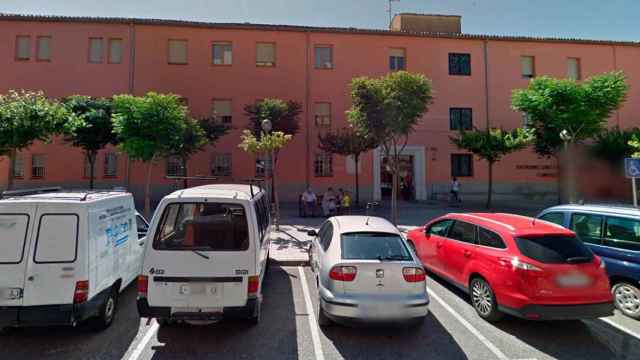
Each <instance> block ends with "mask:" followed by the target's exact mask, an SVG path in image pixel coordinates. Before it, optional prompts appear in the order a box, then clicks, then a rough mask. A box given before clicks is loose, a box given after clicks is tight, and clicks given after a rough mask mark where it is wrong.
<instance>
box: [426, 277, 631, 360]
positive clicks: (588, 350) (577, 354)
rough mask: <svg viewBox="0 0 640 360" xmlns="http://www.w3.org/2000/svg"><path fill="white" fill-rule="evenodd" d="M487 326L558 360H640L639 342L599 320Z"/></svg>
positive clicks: (453, 289) (509, 320)
mask: <svg viewBox="0 0 640 360" xmlns="http://www.w3.org/2000/svg"><path fill="white" fill-rule="evenodd" d="M428 274H429V279H430V280H432V281H435V282H437V283H438V284H440V285H441V286H443V287H444V288H446V289H447V290H449V291H450V292H452V293H453V294H455V295H456V296H458V297H460V298H461V299H463V300H464V301H465V302H466V303H468V304H469V307H470V310H472V311H474V310H473V309H472V308H471V303H470V300H469V296H468V295H467V294H466V293H465V292H464V291H462V290H460V289H458V288H457V287H455V286H453V285H451V284H450V283H449V282H447V281H445V280H444V279H442V278H440V277H439V276H438V275H435V274H433V273H431V272H429V273H428ZM478 319H479V318H478ZM482 321H483V320H482ZM486 324H487V326H493V327H495V328H496V329H498V330H500V331H504V332H505V333H507V334H510V335H512V336H515V337H516V338H517V339H519V340H520V341H523V342H525V343H527V344H529V345H530V346H531V347H533V348H535V349H537V350H538V351H540V352H543V353H545V354H547V355H549V356H551V357H554V358H558V359H576V360H578V359H581V360H582V359H640V340H639V339H637V338H635V337H633V336H631V335H629V334H627V333H625V332H623V331H621V330H619V329H617V328H615V327H613V326H611V325H609V324H608V323H606V322H604V321H602V320H597V319H595V320H584V321H581V320H574V321H531V320H524V319H520V318H516V317H513V316H506V317H505V318H504V319H503V320H501V321H500V322H497V323H493V324H492V323H488V322H486Z"/></svg>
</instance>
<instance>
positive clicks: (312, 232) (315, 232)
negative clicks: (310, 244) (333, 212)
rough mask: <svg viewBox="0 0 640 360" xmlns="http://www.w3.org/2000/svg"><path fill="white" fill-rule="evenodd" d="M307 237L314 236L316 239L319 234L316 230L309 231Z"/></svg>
mask: <svg viewBox="0 0 640 360" xmlns="http://www.w3.org/2000/svg"><path fill="white" fill-rule="evenodd" d="M307 235H309V236H312V237H316V236H318V232H317V231H315V230H309V231H307Z"/></svg>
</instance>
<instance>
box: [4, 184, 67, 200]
mask: <svg viewBox="0 0 640 360" xmlns="http://www.w3.org/2000/svg"><path fill="white" fill-rule="evenodd" d="M61 190H62V187H60V186H48V187H41V188H31V189H17V190H5V191H3V192H2V193H0V199H6V198H11V197H18V196H27V195H36V194H46V193H51V192H59V191H61Z"/></svg>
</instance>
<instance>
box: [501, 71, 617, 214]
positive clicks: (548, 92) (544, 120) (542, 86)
mask: <svg viewBox="0 0 640 360" xmlns="http://www.w3.org/2000/svg"><path fill="white" fill-rule="evenodd" d="M628 89H629V86H628V85H627V83H626V79H625V75H624V74H623V73H622V72H611V73H606V74H602V75H597V76H593V77H591V78H589V79H586V80H584V81H582V82H576V81H574V80H571V79H554V78H550V77H546V76H543V77H539V78H535V79H533V80H531V82H530V83H529V86H528V88H526V89H518V90H515V91H514V92H513V95H512V99H511V102H512V107H513V109H514V110H516V111H521V112H524V113H526V114H528V116H529V119H530V121H531V124H530V125H531V127H533V128H534V129H535V135H536V140H535V143H534V147H535V151H536V152H537V153H538V154H539V155H541V156H544V157H555V158H556V160H557V161H558V165H560V158H559V150H560V149H561V148H562V145H563V144H564V145H565V148H566V151H565V156H566V158H567V161H565V163H566V164H567V171H563V173H564V176H565V177H566V181H567V186H566V187H567V189H566V193H567V194H568V195H569V196H568V198H569V201H574V200H575V193H574V191H573V184H572V183H571V181H572V179H573V169H572V163H573V162H572V161H568V159H570V158H571V155H570V154H571V153H572V152H573V147H574V146H575V144H578V143H581V142H583V141H584V140H586V139H590V138H593V137H594V136H596V135H597V134H599V133H600V132H602V131H603V130H604V129H605V127H606V124H607V119H608V118H609V117H610V116H611V114H612V113H613V112H614V111H615V110H616V109H618V108H619V107H620V105H621V104H622V103H623V102H624V100H625V98H626V95H627V91H628ZM561 133H563V134H564V135H563V136H562V137H564V139H563V138H562V137H561V135H560V134H561ZM559 167H560V166H559ZM560 168H561V167H560Z"/></svg>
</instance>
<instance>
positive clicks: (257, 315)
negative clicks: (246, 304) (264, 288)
mask: <svg viewBox="0 0 640 360" xmlns="http://www.w3.org/2000/svg"><path fill="white" fill-rule="evenodd" d="M261 318H262V301H259V300H258V301H256V305H255V307H254V308H253V314H252V315H251V316H250V317H249V322H250V323H251V325H258V324H259V323H260V319H261Z"/></svg>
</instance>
